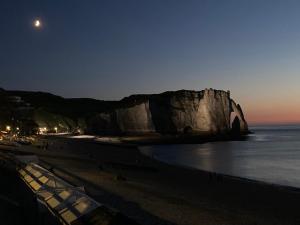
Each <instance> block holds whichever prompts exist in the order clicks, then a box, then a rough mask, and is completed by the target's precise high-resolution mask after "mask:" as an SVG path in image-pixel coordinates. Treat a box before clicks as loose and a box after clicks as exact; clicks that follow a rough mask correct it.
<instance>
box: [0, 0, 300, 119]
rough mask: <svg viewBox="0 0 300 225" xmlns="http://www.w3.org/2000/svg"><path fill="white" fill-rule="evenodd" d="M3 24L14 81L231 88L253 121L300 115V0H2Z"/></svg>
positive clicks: (119, 89) (68, 91)
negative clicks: (39, 23) (37, 21)
mask: <svg viewBox="0 0 300 225" xmlns="http://www.w3.org/2000/svg"><path fill="white" fill-rule="evenodd" d="M37 18H39V19H40V21H41V23H42V27H40V28H38V29H37V28H35V27H34V26H33V23H34V20H35V19H37ZM0 32H1V33H0V34H1V35H0V77H1V79H0V86H1V87H3V88H5V89H18V90H35V91H37V90H38V91H47V92H52V93H54V94H58V95H62V96H64V97H92V98H98V99H120V98H122V97H125V96H128V95H130V94H136V93H160V92H163V91H166V90H178V89H192V90H201V89H204V88H215V89H224V90H231V93H232V97H233V98H234V99H236V100H237V101H238V102H239V103H241V105H242V107H243V108H244V109H245V111H246V117H247V118H248V120H249V121H250V122H253V123H254V122H274V121H276V122H300V98H299V96H300V88H299V87H300V86H299V85H300V1H296V0H295V1H284V0H282V1H275V0H274V1H268V0H263V1H262V0H249V1H247V0H235V1H230V0H226V1H223V0H219V1H217V0H207V1H201V0H197V1H192V0H169V1H167V0H148V1H146V0H145V1H144V0H120V1H114V0H107V1H101V0H47V1H46V0H39V1H31V0H1V2H0Z"/></svg>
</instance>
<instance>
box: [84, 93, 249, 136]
mask: <svg viewBox="0 0 300 225" xmlns="http://www.w3.org/2000/svg"><path fill="white" fill-rule="evenodd" d="M119 103H120V104H118V106H117V107H114V108H113V109H110V110H109V111H106V112H101V113H98V114H97V115H96V116H94V117H93V118H91V119H90V120H89V121H88V122H87V125H88V128H89V129H90V130H92V131H94V132H96V133H106V134H113V133H161V134H177V133H211V134H217V133H228V132H232V131H234V132H238V133H246V132H247V131H248V125H247V122H246V120H245V118H244V114H243V112H242V109H241V107H240V105H238V104H236V103H235V102H234V101H233V100H232V99H231V98H230V93H229V92H228V91H227V92H226V91H221V90H214V89H205V90H203V91H187V90H181V91H175V92H165V93H162V94H154V95H132V96H130V97H127V98H124V99H123V100H121V101H120V102H119Z"/></svg>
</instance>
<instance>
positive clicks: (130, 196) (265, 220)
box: [0, 137, 300, 225]
mask: <svg viewBox="0 0 300 225" xmlns="http://www.w3.org/2000/svg"><path fill="white" fill-rule="evenodd" d="M46 142H48V148H47V149H44V148H41V147H33V146H22V147H18V148H16V147H2V152H27V153H30V154H36V155H38V156H39V158H40V160H41V163H42V164H43V165H44V166H45V167H47V168H49V169H51V170H52V171H53V172H54V173H55V174H57V175H58V176H61V177H62V178H64V179H65V180H67V181H69V182H70V183H72V184H74V185H77V186H84V187H85V190H86V192H87V193H88V194H89V195H90V196H92V197H93V198H95V199H96V200H97V201H99V202H101V203H104V204H106V205H108V206H110V207H113V208H116V209H118V210H120V211H121V212H123V213H124V214H125V215H128V216H129V217H132V218H133V219H135V220H136V221H138V222H139V223H141V224H147V225H152V224H186V225H200V224H205V225H237V224H239V225H240V224H245V225H258V224H283V225H285V224H290V225H291V224H293V225H297V224H300V214H299V202H300V194H299V192H298V191H297V190H293V189H289V188H283V187H278V186H272V185H266V184H263V183H258V182H252V181H247V180H245V179H238V178H233V177H229V176H222V175H217V174H212V173H207V172H202V171H198V170H192V169H186V168H180V167H176V166H170V165H166V164H164V163H160V162H157V161H155V160H152V159H150V158H147V157H145V156H143V155H141V154H140V153H139V151H138V150H137V148H135V147H124V146H112V145H103V144H99V143H95V142H92V141H88V140H75V139H68V138H60V137H48V138H47V139H44V140H40V141H39V144H38V145H44V144H45V143H46ZM0 148H1V146H0ZM0 175H1V179H3V178H4V179H8V180H9V179H12V178H10V176H7V174H6V172H5V171H2V172H1V173H0ZM8 183H14V181H9V182H8ZM3 193H7V194H4V195H7V196H9V195H12V196H14V193H15V190H14V189H11V190H9V191H8V192H3ZM9 207H14V206H9ZM4 210H6V209H4ZM12 210H15V208H12ZM7 211H9V212H11V211H10V210H9V209H8V208H7ZM17 212H18V211H17ZM1 216H2V215H1ZM4 216H6V214H4ZM12 224H13V223H12Z"/></svg>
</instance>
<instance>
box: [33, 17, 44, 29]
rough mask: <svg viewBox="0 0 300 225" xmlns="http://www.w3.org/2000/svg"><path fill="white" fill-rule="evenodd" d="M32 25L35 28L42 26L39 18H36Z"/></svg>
mask: <svg viewBox="0 0 300 225" xmlns="http://www.w3.org/2000/svg"><path fill="white" fill-rule="evenodd" d="M33 25H34V27H36V28H40V27H41V26H42V23H41V21H40V20H39V19H36V20H34V22H33Z"/></svg>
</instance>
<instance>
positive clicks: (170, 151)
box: [140, 125, 300, 188]
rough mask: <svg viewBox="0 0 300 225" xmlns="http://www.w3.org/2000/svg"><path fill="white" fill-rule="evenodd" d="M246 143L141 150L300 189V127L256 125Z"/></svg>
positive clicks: (193, 165)
mask: <svg viewBox="0 0 300 225" xmlns="http://www.w3.org/2000/svg"><path fill="white" fill-rule="evenodd" d="M250 130H251V131H252V132H253V133H252V134H250V135H249V136H248V138H247V139H246V140H242V141H224V142H210V143H205V144H180V145H177V144H176V145H154V146H143V147H140V151H141V152H142V153H143V154H145V155H147V156H149V157H152V158H155V159H157V160H160V161H163V162H166V163H169V164H175V165H180V166H184V167H191V168H195V169H200V170H205V171H210V172H216V173H220V174H226V175H231V176H237V177H242V178H247V179H251V180H257V181H262V182H267V183H272V184H277V185H283V186H291V187H296V188H300V125H259V126H252V127H250Z"/></svg>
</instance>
